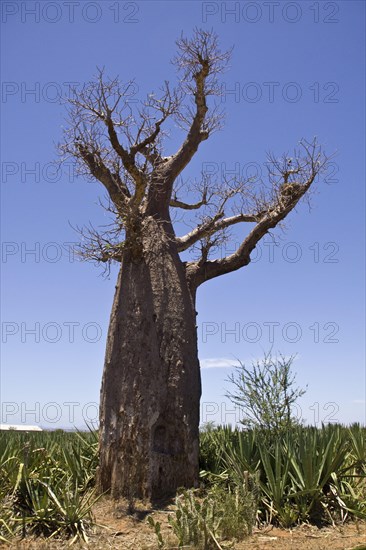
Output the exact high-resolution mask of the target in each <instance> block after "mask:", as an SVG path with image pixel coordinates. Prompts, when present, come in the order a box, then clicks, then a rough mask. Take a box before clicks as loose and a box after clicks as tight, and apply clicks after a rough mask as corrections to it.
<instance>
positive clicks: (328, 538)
mask: <svg viewBox="0 0 366 550" xmlns="http://www.w3.org/2000/svg"><path fill="white" fill-rule="evenodd" d="M127 509H128V503H127V502H124V501H119V502H117V501H112V500H110V499H107V498H105V499H102V500H101V501H99V502H98V503H97V504H96V505H95V508H94V513H95V519H96V522H97V523H98V524H99V525H100V526H99V527H97V528H96V529H95V532H94V533H91V534H90V536H89V544H88V545H87V544H86V543H76V544H74V545H73V548H85V549H90V550H97V549H98V550H105V549H118V550H119V549H121V550H157V549H158V545H157V541H156V536H155V534H154V533H153V531H152V530H151V528H150V527H149V525H148V524H147V521H146V517H147V516H148V515H149V514H152V515H153V517H154V519H155V521H160V522H161V524H162V534H163V537H164V539H165V540H166V541H167V542H169V543H171V544H172V547H173V545H174V537H173V536H172V533H171V529H170V528H169V525H168V522H167V517H168V513H169V512H172V510H173V506H167V508H166V509H165V510H163V511H161V510H160V511H153V510H151V509H149V508H148V507H146V506H145V507H144V506H143V505H142V504H141V503H139V504H136V506H135V512H134V514H127ZM102 526H103V527H102ZM67 544H68V543H67V542H66V541H65V540H62V541H57V540H54V541H44V540H43V541H42V540H41V539H36V540H30V539H29V540H26V541H17V542H16V543H15V544H14V548H19V549H24V550H30V549H34V550H41V549H44V550H46V549H47V550H48V549H50V550H52V549H55V550H59V549H63V548H65V547H66V546H67ZM176 548H177V546H176ZM232 548H233V549H234V550H246V549H253V550H266V549H268V548H275V549H277V550H366V522H364V521H362V522H361V521H360V522H350V523H346V524H344V525H336V526H335V527H323V528H321V529H318V528H317V527H315V526H312V525H305V524H304V525H302V526H299V527H296V528H294V529H278V528H272V527H271V526H269V527H263V528H262V529H255V530H254V532H253V535H252V536H251V537H248V538H247V539H245V540H243V541H240V542H237V543H234V545H233V547H232ZM192 550H193V549H192Z"/></svg>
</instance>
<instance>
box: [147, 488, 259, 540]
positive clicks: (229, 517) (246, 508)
mask: <svg viewBox="0 0 366 550" xmlns="http://www.w3.org/2000/svg"><path fill="white" fill-rule="evenodd" d="M175 504H176V510H175V511H174V514H173V515H169V517H168V521H169V524H170V526H171V528H172V531H173V533H174V535H175V536H176V538H177V541H178V546H179V548H181V547H183V546H185V545H194V547H195V548H197V549H201V550H211V549H217V548H222V546H221V543H222V541H223V540H230V539H234V538H235V539H237V540H240V539H242V538H244V537H245V536H247V535H249V534H250V533H251V532H252V526H253V524H254V520H255V501H254V498H253V496H252V494H251V493H249V492H248V491H247V490H245V488H241V489H240V488H239V487H236V488H235V489H234V490H231V489H230V488H229V489H225V488H222V487H219V486H215V487H213V488H211V489H210V490H209V491H208V492H207V493H206V494H205V495H204V496H199V492H197V491H194V490H187V491H184V492H183V493H182V494H180V495H179V496H177V498H176V500H175ZM148 521H149V524H150V526H151V527H152V528H153V529H154V530H155V533H156V536H157V539H158V544H159V548H167V545H166V543H165V541H164V539H163V537H162V534H161V526H160V523H159V522H155V521H154V519H153V518H152V517H151V516H149V518H148Z"/></svg>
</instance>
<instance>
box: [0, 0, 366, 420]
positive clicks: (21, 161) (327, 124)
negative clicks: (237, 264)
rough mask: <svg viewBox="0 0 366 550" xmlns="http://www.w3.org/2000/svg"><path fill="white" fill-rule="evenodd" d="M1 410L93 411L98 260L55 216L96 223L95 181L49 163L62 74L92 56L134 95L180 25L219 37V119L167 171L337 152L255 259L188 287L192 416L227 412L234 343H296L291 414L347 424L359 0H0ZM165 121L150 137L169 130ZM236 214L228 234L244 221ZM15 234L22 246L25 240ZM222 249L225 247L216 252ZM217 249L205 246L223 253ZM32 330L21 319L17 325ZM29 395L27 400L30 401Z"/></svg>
mask: <svg viewBox="0 0 366 550" xmlns="http://www.w3.org/2000/svg"><path fill="white" fill-rule="evenodd" d="M1 7H2V33H1V40H2V59H1V67H2V100H1V101H2V103H1V110H2V147H1V155H2V183H1V192H2V215H1V228H2V258H1V260H2V261H1V271H2V274H1V283H2V285H1V291H2V295H1V314H2V325H1V327H2V361H1V373H0V374H1V389H0V391H1V401H2V422H8V423H20V422H25V423H28V424H34V423H40V424H41V425H43V426H45V427H48V428H52V427H55V426H72V425H73V424H76V425H79V426H80V425H82V424H83V418H86V419H88V420H89V421H90V420H93V419H95V418H96V411H97V406H96V404H97V402H98V399H99V387H100V380H101V374H102V366H103V356H104V348H105V339H106V331H107V326H108V318H109V312H110V308H111V303H112V297H113V292H114V285H115V281H116V274H117V271H116V268H113V269H112V271H111V274H110V277H109V278H107V279H106V278H103V277H102V276H101V274H102V270H101V269H99V268H96V267H94V266H93V265H91V264H85V263H80V262H78V261H75V259H74V258H73V255H72V253H71V254H70V245H69V244H66V243H73V242H76V241H77V240H78V236H77V234H75V232H74V231H73V229H72V227H71V226H70V224H71V225H83V224H87V223H88V222H89V221H91V222H92V223H93V224H94V225H98V224H103V223H105V220H106V219H105V215H104V213H103V211H102V210H101V209H100V208H99V207H98V205H97V204H96V203H97V200H98V197H100V196H102V195H103V190H102V188H101V186H100V184H98V183H96V182H86V181H84V180H81V179H75V180H73V177H72V174H71V175H70V171H69V170H68V168H67V166H66V167H65V168H64V171H63V173H62V174H58V175H57V174H56V176H55V174H54V171H53V169H52V165H51V164H50V163H52V161H53V160H54V159H55V158H56V151H55V143H57V142H58V141H59V140H60V139H61V127H62V125H63V124H64V108H63V107H62V106H60V105H59V103H58V101H57V98H58V97H59V96H60V95H67V94H68V92H69V86H70V85H69V84H68V83H70V82H72V83H80V84H81V83H83V82H85V81H88V80H90V79H91V78H92V76H93V75H94V74H95V69H96V67H97V66H99V67H102V66H104V67H105V69H106V72H107V73H108V74H109V75H111V76H116V75H119V76H120V78H121V80H122V81H128V80H130V79H132V78H134V79H135V82H136V95H135V97H136V98H137V99H138V98H139V97H143V96H144V94H145V93H146V92H148V91H150V90H156V89H157V88H158V87H159V85H160V84H161V83H162V82H163V81H164V80H170V81H171V82H172V83H173V82H174V81H175V78H176V75H175V73H174V68H173V67H172V65H171V64H170V59H171V58H172V57H173V56H174V54H175V40H176V39H177V38H178V37H179V36H180V34H181V32H182V31H183V32H184V33H185V34H186V35H189V34H190V33H191V31H192V29H193V27H194V26H199V27H203V28H213V29H214V30H215V31H216V32H217V33H218V35H219V37H220V42H221V44H222V47H223V48H229V47H231V46H232V45H233V46H234V50H233V55H232V60H231V62H230V67H229V69H228V70H227V72H226V73H225V74H224V75H223V78H222V82H223V90H224V91H225V94H224V96H223V98H222V102H223V107H225V110H226V124H225V127H224V129H223V130H222V131H220V132H218V133H216V134H214V135H213V136H212V137H211V138H210V140H209V141H207V142H205V143H204V144H203V145H202V146H201V148H200V150H199V154H198V155H197V156H196V158H195V159H194V161H193V162H192V164H191V165H190V166H189V167H188V168H187V169H186V171H185V174H184V175H185V177H187V178H194V177H199V174H200V172H201V171H202V168H203V167H207V166H209V167H210V169H211V170H215V171H216V172H217V174H218V175H220V174H221V175H225V174H227V173H228V172H229V171H230V170H234V169H236V170H239V171H240V172H241V173H247V171H248V170H249V172H250V173H251V170H258V171H260V170H262V171H263V177H264V175H265V172H264V167H263V163H264V162H265V160H266V153H267V152H268V151H273V152H274V153H275V154H278V155H280V154H281V153H283V152H286V151H292V150H293V148H294V147H295V146H296V145H297V143H298V141H299V140H300V139H301V138H302V137H305V138H308V139H311V138H312V137H313V136H317V137H318V139H319V141H320V142H321V143H322V145H323V146H324V149H325V151H326V152H327V153H328V154H332V153H334V152H337V155H336V156H335V157H334V159H333V164H332V166H331V170H330V171H329V173H328V174H327V182H326V183H324V182H323V183H322V182H319V184H318V185H317V193H316V194H315V195H314V196H313V199H312V209H311V211H309V208H308V206H307V205H306V204H301V205H300V206H299V207H298V208H297V212H295V213H292V214H291V215H290V217H289V219H288V223H287V229H286V231H285V232H281V231H280V230H276V231H275V232H274V235H275V237H276V243H277V244H274V243H273V242H272V241H271V240H270V239H269V238H268V237H267V238H266V240H265V241H264V242H262V243H261V245H260V247H259V251H258V256H257V258H256V261H253V262H252V263H251V264H250V265H249V266H248V267H247V268H244V269H243V270H241V271H238V272H236V273H232V274H230V275H227V276H225V277H221V278H218V279H215V280H213V281H211V282H209V283H206V285H205V286H203V287H201V288H200V290H199V294H198V308H197V309H198V311H199V317H198V342H199V356H200V359H201V366H202V383H203V395H202V407H201V419H202V421H208V420H215V421H216V422H221V421H222V422H225V421H226V422H231V423H232V422H233V421H234V420H235V419H237V418H238V416H239V415H238V412H237V411H236V412H230V411H231V410H232V406H231V405H230V403H229V402H228V401H227V399H225V397H224V396H225V393H226V391H227V389H228V388H229V385H228V383H227V382H225V379H226V378H227V376H228V374H229V373H230V372H232V369H233V365H235V364H236V361H237V359H240V360H242V361H244V362H246V363H248V362H249V363H250V362H251V361H252V360H253V359H255V358H258V357H261V356H263V354H264V353H265V352H267V351H268V350H269V349H270V348H272V350H273V352H281V353H282V354H284V355H286V356H289V355H293V354H296V355H297V358H296V360H295V362H294V370H295V371H296V372H297V381H298V383H299V385H301V386H303V387H304V386H306V385H308V391H307V394H306V395H305V396H304V397H303V398H302V400H301V402H300V405H301V411H300V413H301V415H302V417H303V418H305V419H306V421H307V422H309V423H319V422H321V421H329V420H338V421H340V422H346V423H348V422H352V421H360V422H365V356H364V349H365V347H364V334H365V310H364V303H365V301H364V278H365V242H364V237H365V231H364V213H365V111H364V97H365V81H364V68H365V59H364V55H365V54H364V51H365V48H364V46H365V44H364V28H365V13H364V11H365V4H364V3H363V2H352V1H347V2H321V1H320V2H307V1H302V2H197V1H194V2H189V1H184V2H180V1H173V2H161V1H156V2H150V1H149V2H122V1H109V0H106V1H103V2H84V1H82V0H81V1H79V2H75V3H69V2H62V1H58V2H47V1H44V2H32V1H28V2H13V1H4V2H2V6H1ZM181 138H182V135H181V134H180V133H179V132H178V133H177V134H176V135H175V136H173V139H172V141H171V143H168V144H167V148H168V149H167V153H169V152H170V149H169V148H171V150H173V148H174V146H176V144H177V143H179V139H181ZM245 229H246V228H245V227H241V228H237V229H236V231H235V235H234V242H233V246H235V242H239V241H240V238H242V237H243V235H244V233H245ZM32 250H33V252H32ZM228 251H229V250H228ZM224 252H225V251H223V253H224ZM32 330H33V332H32ZM32 411H33V412H32Z"/></svg>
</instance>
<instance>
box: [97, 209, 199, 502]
mask: <svg viewBox="0 0 366 550" xmlns="http://www.w3.org/2000/svg"><path fill="white" fill-rule="evenodd" d="M140 230H141V244H140V246H141V250H140V251H137V252H136V251H135V253H133V252H132V251H131V250H128V249H126V251H125V253H124V254H123V259H122V265H121V270H120V274H119V277H118V282H117V286H116V292H115V298H114V303H113V308H112V314H111V320H110V327H109V334H108V341H107V349H106V358H105V366H104V373H103V382H102V389H101V406H100V467H99V477H98V485H99V490H100V491H107V490H109V489H111V494H112V495H113V496H114V497H119V496H121V495H124V496H126V495H128V496H130V497H135V498H151V499H159V498H162V497H166V496H168V495H173V494H174V493H175V491H176V489H177V487H180V486H184V487H191V486H195V485H196V484H197V482H198V425H199V401H200V395H201V382H200V370H199V362H198V354H197V334H196V311H195V303H194V302H195V300H194V296H192V293H191V291H190V289H189V287H188V282H187V279H186V274H185V268H184V264H183V263H182V261H181V260H180V258H179V255H178V252H177V245H176V244H175V242H174V240H173V239H172V228H171V225H170V223H169V222H168V223H167V222H161V221H157V220H156V219H154V217H152V216H151V217H150V216H149V217H146V218H145V219H144V220H143V221H142V223H141V228H140Z"/></svg>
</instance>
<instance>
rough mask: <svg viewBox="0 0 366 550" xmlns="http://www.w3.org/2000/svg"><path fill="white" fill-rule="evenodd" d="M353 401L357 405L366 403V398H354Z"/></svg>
mask: <svg viewBox="0 0 366 550" xmlns="http://www.w3.org/2000/svg"><path fill="white" fill-rule="evenodd" d="M352 403H355V404H356V405H365V404H366V401H365V400H364V399H354V400H353V401H352Z"/></svg>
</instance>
